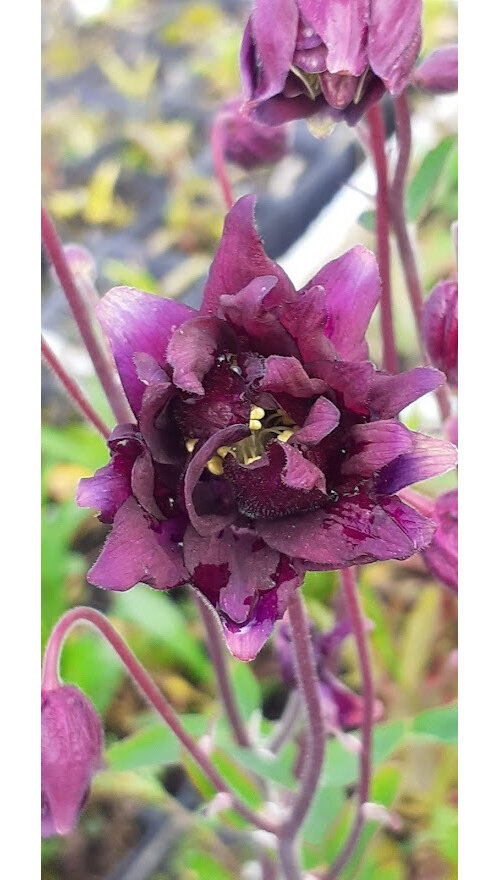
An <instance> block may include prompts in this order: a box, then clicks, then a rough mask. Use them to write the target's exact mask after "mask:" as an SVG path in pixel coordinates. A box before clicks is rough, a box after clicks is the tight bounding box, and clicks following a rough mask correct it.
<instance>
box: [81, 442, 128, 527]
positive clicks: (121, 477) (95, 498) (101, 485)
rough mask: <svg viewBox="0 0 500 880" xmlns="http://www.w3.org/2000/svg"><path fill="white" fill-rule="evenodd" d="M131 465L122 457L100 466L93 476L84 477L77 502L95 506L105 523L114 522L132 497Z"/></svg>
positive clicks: (82, 505)
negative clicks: (118, 512) (119, 511)
mask: <svg viewBox="0 0 500 880" xmlns="http://www.w3.org/2000/svg"><path fill="white" fill-rule="evenodd" d="M130 471H131V467H130V465H129V466H127V463H126V462H123V460H120V458H114V459H112V460H111V461H110V462H109V464H106V465H105V466H104V467H102V468H99V470H98V471H96V472H95V474H94V475H93V476H92V477H83V478H82V479H81V480H80V482H79V484H78V489H77V491H76V503H77V504H78V506H79V507H93V508H94V509H95V510H98V511H99V512H100V519H101V521H102V522H104V523H111V522H113V518H114V516H115V514H116V512H117V510H119V508H120V507H121V506H122V504H123V503H124V502H125V501H126V500H127V498H129V497H130V495H131V493H132V490H131V486H130Z"/></svg>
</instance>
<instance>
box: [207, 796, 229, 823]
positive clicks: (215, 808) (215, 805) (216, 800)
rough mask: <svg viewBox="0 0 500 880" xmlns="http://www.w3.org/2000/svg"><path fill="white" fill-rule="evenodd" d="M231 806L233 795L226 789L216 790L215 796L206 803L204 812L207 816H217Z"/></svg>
mask: <svg viewBox="0 0 500 880" xmlns="http://www.w3.org/2000/svg"><path fill="white" fill-rule="evenodd" d="M232 806H233V797H232V795H230V794H229V792H227V791H218V792H217V794H216V795H215V797H213V798H212V800H211V801H210V802H209V803H208V804H207V806H206V809H205V812H206V815H207V816H210V817H212V816H218V815H219V813H223V812H224V811H225V810H230V809H231V807H232Z"/></svg>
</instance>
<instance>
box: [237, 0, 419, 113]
mask: <svg viewBox="0 0 500 880" xmlns="http://www.w3.org/2000/svg"><path fill="white" fill-rule="evenodd" d="M421 17H422V2H421V0H254V4H253V9H252V13H251V15H250V18H249V20H248V22H247V25H246V29H245V32H244V36H243V42H242V46H241V54H240V67H241V75H242V82H243V90H244V95H245V97H246V99H247V100H248V101H249V102H250V104H251V106H253V107H254V108H256V113H257V116H258V117H259V118H260V119H262V121H264V122H267V123H268V124H271V125H279V124H280V123H283V122H288V121H289V120H291V119H300V118H305V117H309V116H313V115H314V114H316V113H318V112H320V113H321V112H323V113H326V114H328V115H329V116H330V117H332V118H333V119H334V120H341V119H345V120H346V121H347V122H348V123H349V124H350V125H355V124H356V123H357V122H358V121H359V119H360V118H361V117H362V115H363V114H364V112H365V111H366V110H367V109H368V108H369V107H370V106H371V105H372V104H374V103H375V102H377V101H378V100H380V98H381V97H382V95H383V94H384V92H385V91H386V90H389V91H390V92H391V93H392V94H399V93H400V92H402V91H403V89H404V88H405V87H406V85H407V84H408V82H409V79H410V76H411V72H412V69H413V66H414V64H415V61H416V59H417V57H418V53H419V51H420V45H421Z"/></svg>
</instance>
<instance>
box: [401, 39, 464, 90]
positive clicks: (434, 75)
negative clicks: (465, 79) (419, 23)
mask: <svg viewBox="0 0 500 880" xmlns="http://www.w3.org/2000/svg"><path fill="white" fill-rule="evenodd" d="M412 81H413V83H414V85H416V86H420V88H422V89H425V90H426V91H427V92H431V94H433V95H445V94H447V93H448V92H456V91H457V89H458V46H443V47H442V48H441V49H436V51H435V52H432V53H431V54H430V55H428V56H427V58H424V60H423V61H422V63H421V64H419V66H418V67H417V69H416V70H415V72H414V74H413V77H412Z"/></svg>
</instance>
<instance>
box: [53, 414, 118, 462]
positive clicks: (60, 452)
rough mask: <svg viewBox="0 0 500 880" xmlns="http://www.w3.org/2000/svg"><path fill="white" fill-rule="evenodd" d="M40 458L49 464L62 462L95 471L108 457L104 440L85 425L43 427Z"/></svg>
mask: <svg viewBox="0 0 500 880" xmlns="http://www.w3.org/2000/svg"><path fill="white" fill-rule="evenodd" d="M42 457H43V458H44V459H45V460H46V462H47V463H49V464H59V463H60V462H63V461H64V462H69V463H71V464H78V465H82V467H84V468H88V469H89V470H91V471H95V470H97V468H99V467H102V465H103V464H106V461H107V460H108V457H109V455H108V451H107V448H106V443H105V440H104V438H103V437H101V435H100V434H98V433H97V432H96V431H95V430H94V429H92V428H88V427H87V426H86V425H69V426H68V427H66V428H54V427H53V426H52V425H43V426H42Z"/></svg>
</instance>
